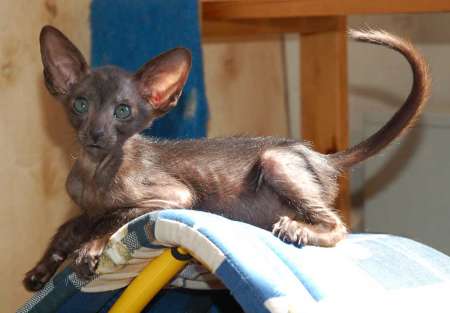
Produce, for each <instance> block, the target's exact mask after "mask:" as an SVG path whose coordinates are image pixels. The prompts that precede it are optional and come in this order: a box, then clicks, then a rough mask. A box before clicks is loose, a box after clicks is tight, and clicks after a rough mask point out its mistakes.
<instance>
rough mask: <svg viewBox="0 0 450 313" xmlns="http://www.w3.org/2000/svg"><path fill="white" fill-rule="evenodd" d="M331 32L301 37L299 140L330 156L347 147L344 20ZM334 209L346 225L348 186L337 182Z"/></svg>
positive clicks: (344, 179) (343, 182) (342, 18)
mask: <svg viewBox="0 0 450 313" xmlns="http://www.w3.org/2000/svg"><path fill="white" fill-rule="evenodd" d="M330 19H335V20H336V22H338V25H339V27H337V28H336V29H335V30H334V31H327V32H318V33H314V34H306V35H302V37H301V86H300V88H301V89H300V90H301V116H300V118H301V121H302V136H303V138H304V139H305V140H308V141H311V142H312V143H313V146H314V148H315V149H316V150H318V151H320V152H322V153H333V152H336V151H339V150H343V149H345V148H347V146H348V108H347V36H346V18H345V17H330ZM340 191H341V192H340V196H339V198H338V199H337V203H336V207H337V208H338V209H339V210H340V211H341V213H342V216H343V218H344V219H345V221H346V223H347V224H349V223H350V207H349V203H350V202H349V194H348V182H347V179H346V178H345V177H344V178H343V179H341V181H340Z"/></svg>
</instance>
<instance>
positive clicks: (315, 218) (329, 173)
mask: <svg viewBox="0 0 450 313" xmlns="http://www.w3.org/2000/svg"><path fill="white" fill-rule="evenodd" d="M260 166H261V171H260V173H261V178H260V181H261V183H263V184H267V185H268V186H270V187H271V188H272V190H273V191H274V192H275V193H277V194H278V195H279V196H280V198H281V199H282V201H284V202H285V205H286V206H288V207H290V208H292V213H289V214H288V215H285V216H280V217H279V220H278V222H276V223H275V224H274V226H273V233H274V234H275V235H276V236H278V237H279V238H281V239H282V240H284V241H287V242H293V243H296V244H310V245H317V246H327V247H329V246H334V245H335V244H336V243H337V242H339V241H340V240H341V239H343V238H344V236H345V234H346V233H347V230H346V227H345V225H344V223H343V222H342V220H341V219H340V217H339V216H338V215H337V214H336V212H334V210H333V209H332V207H331V206H332V203H333V201H334V198H335V196H336V192H337V187H336V177H337V175H338V172H337V171H336V170H335V169H333V168H332V167H331V166H330V165H329V164H327V163H326V159H325V158H323V156H322V155H320V154H317V153H315V152H313V151H311V150H309V149H307V148H306V147H304V146H301V145H298V146H282V147H272V148H269V149H267V150H265V151H264V152H262V154H261V156H260Z"/></svg>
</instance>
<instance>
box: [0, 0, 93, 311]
mask: <svg viewBox="0 0 450 313" xmlns="http://www.w3.org/2000/svg"><path fill="white" fill-rule="evenodd" d="M88 9H89V1H88V0H81V1H80V0H77V1H50V0H47V1H43V0H40V1H28V0H14V1H13V0H9V1H0V29H1V31H0V99H1V101H0V103H1V104H0V106H1V112H2V114H1V117H0V121H1V122H0V147H1V151H2V153H0V195H1V199H2V204H1V206H0V223H1V225H0V248H1V254H0V269H1V277H2V279H1V283H0V311H1V312H14V311H15V309H17V306H18V305H19V304H21V303H22V302H23V301H24V300H25V299H26V298H27V297H28V296H29V295H28V294H27V292H26V291H25V290H24V288H23V287H22V285H21V280H22V277H23V274H24V272H25V271H26V270H28V269H29V268H30V267H31V266H32V265H33V264H34V263H35V262H36V261H37V259H38V258H39V256H40V255H41V254H42V252H43V250H44V248H45V246H46V244H47V242H48V240H49V238H50V236H51V234H52V233H53V232H54V231H55V230H56V228H57V227H58V225H60V224H61V222H62V221H64V220H66V219H67V218H69V217H70V216H71V215H73V214H74V213H75V212H76V210H75V209H74V208H72V207H71V204H70V202H69V199H68V197H67V196H66V193H65V190H64V181H65V177H66V175H67V172H68V170H69V166H70V164H71V156H70V155H71V154H73V153H75V152H76V151H77V149H76V146H75V145H74V139H73V136H72V134H71V131H70V129H69V128H68V126H67V123H66V121H65V117H64V116H63V112H62V108H61V107H60V106H59V105H58V104H57V103H55V102H54V101H53V100H52V99H51V98H50V97H49V95H48V93H47V91H46V90H44V85H43V81H42V66H41V62H40V54H39V44H38V35H39V31H40V29H41V27H42V26H43V25H44V24H53V25H57V26H58V27H59V28H61V29H62V30H63V31H64V32H65V33H66V34H68V35H69V36H70V37H71V38H73V39H74V41H75V42H77V44H78V46H79V47H80V49H81V50H82V51H83V52H84V53H85V54H86V55H87V56H88V55H89V54H88V52H89V44H90V43H89V27H88V18H89V10H88Z"/></svg>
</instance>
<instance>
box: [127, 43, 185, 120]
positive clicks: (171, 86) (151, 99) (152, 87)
mask: <svg viewBox="0 0 450 313" xmlns="http://www.w3.org/2000/svg"><path fill="white" fill-rule="evenodd" d="M191 63H192V58H191V53H190V52H189V50H187V49H184V48H175V49H172V50H169V51H167V52H165V53H163V54H161V55H159V56H157V57H156V58H154V59H152V60H150V61H149V62H147V63H146V64H145V65H144V66H142V67H141V68H140V69H139V71H137V73H136V74H135V79H136V82H137V84H138V89H139V92H140V94H141V96H142V97H144V98H145V99H146V100H147V102H148V103H149V104H150V105H151V106H152V107H153V109H154V110H155V111H156V112H157V113H159V114H163V113H165V112H167V111H168V110H170V109H171V108H172V107H174V106H175V105H176V104H177V101H178V98H179V97H180V95H181V91H182V89H183V86H184V84H185V83H186V80H187V78H188V75H189V71H190V69H191Z"/></svg>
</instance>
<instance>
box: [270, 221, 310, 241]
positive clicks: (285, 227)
mask: <svg viewBox="0 0 450 313" xmlns="http://www.w3.org/2000/svg"><path fill="white" fill-rule="evenodd" d="M272 233H273V234H274V235H275V236H277V237H278V238H280V239H281V240H283V241H284V242H287V243H294V244H297V245H306V244H308V242H309V237H310V233H309V230H308V229H307V228H306V227H305V225H304V224H303V223H301V222H298V221H295V220H293V219H291V218H289V217H287V216H282V217H280V219H279V220H278V222H276V223H275V224H274V225H273V228H272Z"/></svg>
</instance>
